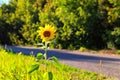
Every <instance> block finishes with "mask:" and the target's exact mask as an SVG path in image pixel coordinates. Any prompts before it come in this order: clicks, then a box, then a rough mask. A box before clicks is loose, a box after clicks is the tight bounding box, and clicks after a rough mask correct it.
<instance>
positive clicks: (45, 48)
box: [44, 41, 47, 60]
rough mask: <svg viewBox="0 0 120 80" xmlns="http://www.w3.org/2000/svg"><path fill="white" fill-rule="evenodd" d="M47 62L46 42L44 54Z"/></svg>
mask: <svg viewBox="0 0 120 80" xmlns="http://www.w3.org/2000/svg"><path fill="white" fill-rule="evenodd" d="M44 57H45V60H47V41H45V53H44Z"/></svg>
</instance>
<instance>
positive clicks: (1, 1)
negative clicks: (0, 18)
mask: <svg viewBox="0 0 120 80" xmlns="http://www.w3.org/2000/svg"><path fill="white" fill-rule="evenodd" d="M8 2H9V0H0V5H1V4H2V3H6V4H8Z"/></svg>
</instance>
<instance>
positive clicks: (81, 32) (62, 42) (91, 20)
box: [0, 0, 120, 49]
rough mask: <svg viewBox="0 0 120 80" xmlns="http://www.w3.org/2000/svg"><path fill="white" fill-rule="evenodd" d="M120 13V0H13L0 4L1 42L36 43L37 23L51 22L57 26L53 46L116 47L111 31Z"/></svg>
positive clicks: (38, 40) (118, 22)
mask: <svg viewBox="0 0 120 80" xmlns="http://www.w3.org/2000/svg"><path fill="white" fill-rule="evenodd" d="M119 15H120V0H81V1H79V0H10V3H9V4H8V5H7V4H3V5H1V6H0V26H1V27H0V32H1V34H2V33H3V32H4V35H0V42H1V43H2V44H16V45H18V44H21V45H33V44H37V43H39V42H40V41H41V39H40V37H39V36H38V33H37V30H38V27H39V26H44V25H45V24H47V23H48V24H51V25H53V26H56V28H57V34H56V39H55V43H54V44H52V45H51V46H52V47H53V48H55V47H57V48H59V47H58V46H60V48H64V49H79V48H80V47H81V46H85V47H86V48H90V49H101V48H107V46H108V45H107V43H108V42H113V45H116V46H115V47H116V48H117V47H118V46H117V45H119V42H116V40H113V39H112V37H110V36H111V34H110V33H111V32H112V31H113V30H114V28H116V27H120V16H119ZM108 33H109V34H108ZM12 34H14V35H13V36H15V37H14V38H13V36H12Z"/></svg>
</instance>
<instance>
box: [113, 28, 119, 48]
mask: <svg viewBox="0 0 120 80" xmlns="http://www.w3.org/2000/svg"><path fill="white" fill-rule="evenodd" d="M111 38H112V42H113V43H114V46H115V47H116V48H119V49H120V27H116V28H114V30H113V31H111Z"/></svg>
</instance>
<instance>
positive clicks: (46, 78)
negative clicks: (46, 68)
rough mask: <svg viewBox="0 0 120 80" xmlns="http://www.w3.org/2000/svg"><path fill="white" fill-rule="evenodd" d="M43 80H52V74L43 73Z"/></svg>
mask: <svg viewBox="0 0 120 80" xmlns="http://www.w3.org/2000/svg"><path fill="white" fill-rule="evenodd" d="M43 77H44V79H45V80H52V79H53V74H52V72H45V73H44V75H43Z"/></svg>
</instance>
